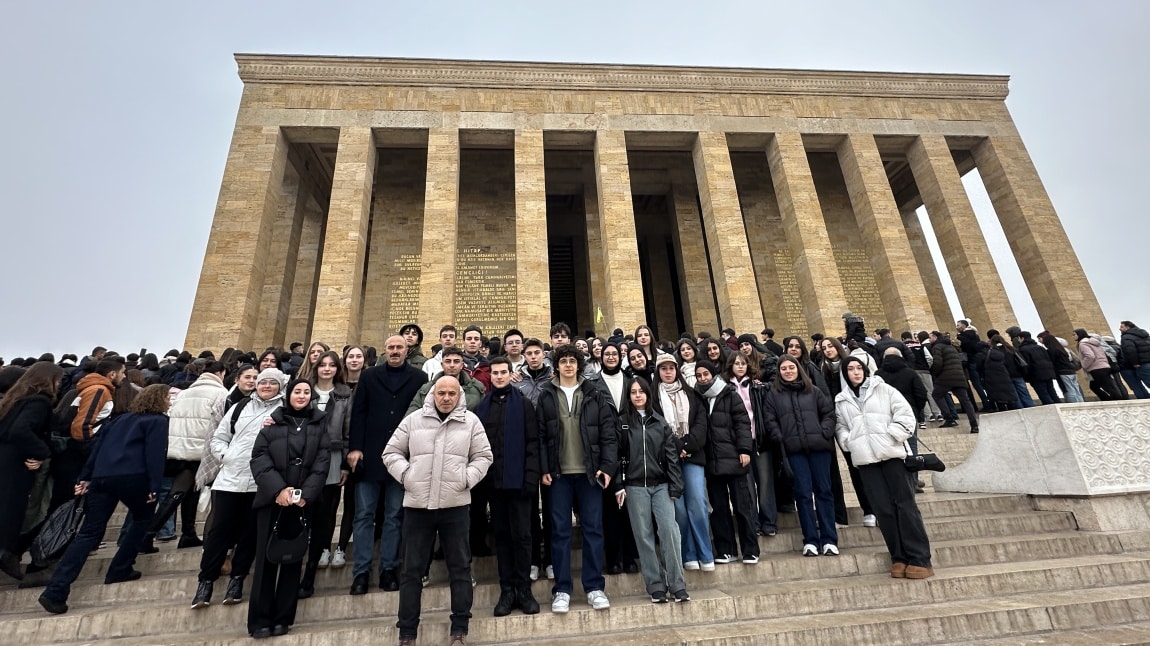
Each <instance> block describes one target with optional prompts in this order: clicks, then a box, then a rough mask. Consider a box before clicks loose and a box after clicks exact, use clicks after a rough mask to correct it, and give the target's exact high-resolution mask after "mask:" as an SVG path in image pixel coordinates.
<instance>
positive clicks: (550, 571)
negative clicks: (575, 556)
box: [547, 565, 555, 581]
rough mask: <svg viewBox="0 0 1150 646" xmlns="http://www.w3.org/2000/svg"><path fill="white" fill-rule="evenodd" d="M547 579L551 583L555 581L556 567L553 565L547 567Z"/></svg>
mask: <svg viewBox="0 0 1150 646" xmlns="http://www.w3.org/2000/svg"><path fill="white" fill-rule="evenodd" d="M547 579H548V580H551V581H554V580H555V567H554V566H551V565H548V566H547Z"/></svg>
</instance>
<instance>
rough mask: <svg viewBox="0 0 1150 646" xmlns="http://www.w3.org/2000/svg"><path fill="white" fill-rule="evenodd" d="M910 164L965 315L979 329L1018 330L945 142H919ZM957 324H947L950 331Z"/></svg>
mask: <svg viewBox="0 0 1150 646" xmlns="http://www.w3.org/2000/svg"><path fill="white" fill-rule="evenodd" d="M907 160H908V161H909V162H910V169H911V173H912V174H913V175H914V181H915V183H917V184H918V190H919V193H920V194H921V195H922V201H923V203H924V204H926V212H927V214H928V215H929V216H930V223H931V226H932V227H933V228H934V235H935V237H936V238H937V239H938V246H939V249H940V250H941V251H942V256H943V258H944V259H945V260H946V268H947V270H948V271H949V272H950V280H951V282H952V283H953V284H954V291H955V292H956V293H957V294H958V302H959V303H960V304H961V305H962V310H963V314H965V315H966V318H968V319H970V321H971V323H972V324H973V325H974V326H975V327H976V328H978V329H979V330H988V329H990V328H992V327H997V328H998V329H1000V330H1005V329H1006V328H1007V327H1009V326H1011V325H1015V324H1016V323H1017V322H1018V319H1016V318H1015V317H1014V309H1013V308H1012V307H1011V306H1010V300H1009V299H1008V298H1007V296H1006V289H1005V288H1003V286H1002V279H1001V278H1000V277H999V275H998V268H997V267H996V266H995V264H994V257H993V256H991V254H990V248H989V247H987V245H986V238H985V237H983V235H982V228H981V227H980V226H979V224H978V218H977V217H975V215H974V208H973V207H971V205H970V199H969V198H968V197H967V195H966V188H965V187H963V185H962V178H961V177H960V176H959V174H958V168H957V167H956V166H955V165H954V157H952V156H951V154H950V147H949V146H948V145H947V143H946V139H945V138H943V137H941V136H938V135H922V136H920V137H918V138H916V139H915V140H914V142H913V143H912V144H911V145H910V148H909V149H908V150H907ZM953 323H954V322H953V321H949V322H948V326H947V329H949V326H950V325H953Z"/></svg>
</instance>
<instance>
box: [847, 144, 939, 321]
mask: <svg viewBox="0 0 1150 646" xmlns="http://www.w3.org/2000/svg"><path fill="white" fill-rule="evenodd" d="M838 157H839V164H840V165H841V166H842V169H843V179H845V180H846V185H847V193H849V194H850V199H851V208H852V209H853V210H854V213H855V221H856V222H857V223H858V227H859V232H860V233H861V234H862V237H863V242H864V243H865V244H866V248H867V254H868V255H869V256H870V262H871V268H872V269H873V270H874V274H875V282H876V283H878V291H879V297H880V298H881V299H882V307H883V311H884V312H885V313H886V320H887V326H888V327H889V328H890V329H892V330H894V334H895V336H896V337H897V335H898V334H899V333H900V331H901V330H920V329H922V328H924V327H926V326H928V325H931V324H932V323H934V314H933V313H932V311H931V307H930V301H929V299H928V298H927V295H926V288H925V287H924V286H923V281H922V277H921V275H920V273H919V271H918V266H917V264H916V263H915V259H914V253H913V252H912V251H911V249H910V244H909V243H908V240H907V237H906V235H905V234H904V233H903V230H902V228H903V223H902V217H901V216H900V215H899V212H898V206H897V205H896V204H895V202H894V194H893V193H892V192H891V189H890V182H889V181H888V180H887V176H886V170H885V169H884V168H883V165H882V157H881V156H880V155H879V152H878V146H877V145H876V144H875V140H874V135H869V134H849V135H847V136H846V137H844V138H843V141H842V143H841V144H839V147H838Z"/></svg>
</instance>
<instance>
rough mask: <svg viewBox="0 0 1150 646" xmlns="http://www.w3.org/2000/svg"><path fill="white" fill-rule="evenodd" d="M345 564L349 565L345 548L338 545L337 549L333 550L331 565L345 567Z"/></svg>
mask: <svg viewBox="0 0 1150 646" xmlns="http://www.w3.org/2000/svg"><path fill="white" fill-rule="evenodd" d="M345 565H347V557H346V556H345V555H344V553H343V550H341V549H339V548H338V547H337V548H335V551H334V552H332V555H331V566H332V567H343V566H345Z"/></svg>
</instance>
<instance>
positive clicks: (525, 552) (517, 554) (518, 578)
mask: <svg viewBox="0 0 1150 646" xmlns="http://www.w3.org/2000/svg"><path fill="white" fill-rule="evenodd" d="M533 494H534V489H533V490H532V491H531V492H528V493H525V492H523V491H521V490H518V489H492V491H491V497H490V500H491V526H492V529H494V530H495V557H496V560H497V561H498V564H499V585H500V587H502V588H515V589H520V588H524V587H530V585H531V579H530V574H531V508H532V500H531V498H532V497H533Z"/></svg>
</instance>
